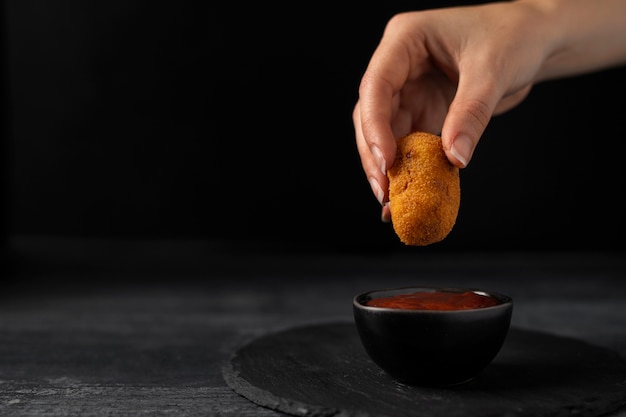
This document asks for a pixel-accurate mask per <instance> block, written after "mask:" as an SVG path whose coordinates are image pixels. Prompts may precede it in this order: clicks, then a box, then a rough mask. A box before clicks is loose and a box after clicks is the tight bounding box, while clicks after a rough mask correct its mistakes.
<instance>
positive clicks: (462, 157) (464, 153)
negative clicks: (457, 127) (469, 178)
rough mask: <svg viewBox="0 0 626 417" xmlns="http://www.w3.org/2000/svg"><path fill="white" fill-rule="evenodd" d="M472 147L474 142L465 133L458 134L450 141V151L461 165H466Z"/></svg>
mask: <svg viewBox="0 0 626 417" xmlns="http://www.w3.org/2000/svg"><path fill="white" fill-rule="evenodd" d="M473 149H474V143H473V142H472V140H471V139H470V138H469V137H467V136H465V135H460V136H457V138H456V139H454V142H452V147H451V148H450V153H452V155H454V157H455V158H456V159H458V160H459V162H460V163H461V165H463V167H466V166H467V164H468V163H469V160H470V158H471V157H472V151H473Z"/></svg>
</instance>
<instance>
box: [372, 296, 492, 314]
mask: <svg viewBox="0 0 626 417" xmlns="http://www.w3.org/2000/svg"><path fill="white" fill-rule="evenodd" d="M498 304H500V301H498V300H497V299H495V298H493V297H490V296H488V295H481V294H478V293H475V292H473V291H466V292H462V293H458V292H448V291H434V292H433V291H417V292H413V293H410V294H397V295H394V296H391V297H381V298H374V299H371V300H367V301H366V302H365V305H368V306H372V307H384V308H401V309H404V310H471V309H476V308H485V307H492V306H495V305H498Z"/></svg>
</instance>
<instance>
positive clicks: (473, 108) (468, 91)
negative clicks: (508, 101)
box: [441, 77, 499, 168]
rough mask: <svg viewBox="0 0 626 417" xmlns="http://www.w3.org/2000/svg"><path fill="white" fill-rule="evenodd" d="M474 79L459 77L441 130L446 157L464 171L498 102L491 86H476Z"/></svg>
mask: <svg viewBox="0 0 626 417" xmlns="http://www.w3.org/2000/svg"><path fill="white" fill-rule="evenodd" d="M477 78H478V80H484V79H485V77H477ZM477 78H474V77H472V79H471V80H467V78H465V80H464V79H463V77H461V79H460V80H459V85H458V88H457V92H456V95H455V96H454V99H453V100H452V103H450V107H449V108H448V114H447V115H446V118H445V120H444V123H443V127H442V129H441V139H442V143H443V148H444V150H445V152H446V155H447V156H448V159H449V160H450V162H451V163H452V164H453V165H455V166H457V167H459V168H465V167H466V166H467V165H468V164H469V162H470V160H471V159H472V155H473V153H474V149H475V148H476V145H478V141H479V140H480V137H481V136H482V134H483V132H484V131H485V129H486V128H487V124H488V123H489V120H491V117H492V116H493V114H494V110H495V107H496V104H497V102H498V100H499V95H498V92H497V91H496V88H495V86H494V85H493V84H489V83H488V82H485V81H482V82H478V83H477V82H476V81H477Z"/></svg>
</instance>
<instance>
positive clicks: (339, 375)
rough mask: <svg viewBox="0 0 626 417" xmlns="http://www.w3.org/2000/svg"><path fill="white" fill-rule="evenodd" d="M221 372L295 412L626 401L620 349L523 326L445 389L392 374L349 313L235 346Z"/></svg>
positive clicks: (386, 412) (409, 412) (543, 416)
mask: <svg viewBox="0 0 626 417" xmlns="http://www.w3.org/2000/svg"><path fill="white" fill-rule="evenodd" d="M423 359H424V360H425V361H427V360H428V358H423ZM223 376H224V379H225V381H226V382H227V383H228V385H229V386H230V387H231V388H233V389H234V390H235V391H236V392H238V393H239V394H241V395H242V396H244V397H246V398H248V399H249V400H251V401H253V402H255V403H257V404H259V405H262V406H264V407H267V408H271V409H274V410H278V411H282V412H284V413H288V414H291V415H296V416H320V417H321V416H336V415H340V416H344V417H352V416H355V417H356V416H359V417H367V416H378V417H380V416H390V417H391V416H399V415H402V416H407V417H410V416H420V417H454V416H459V417H461V416H473V417H488V416H510V417H512V416H533V417H553V416H572V415H576V416H579V417H584V416H599V415H603V414H605V413H607V412H610V411H614V410H616V409H618V408H619V407H621V406H622V405H624V404H626V361H624V360H623V359H622V358H621V357H620V356H619V355H618V354H617V353H615V352H613V351H611V350H608V349H605V348H601V347H597V346H594V345H591V344H588V343H586V342H583V341H580V340H577V339H575V338H570V337H562V336H555V335H551V334H547V333H542V332H537V331H531V330H526V329H519V328H512V329H511V332H510V334H509V337H508V338H507V340H506V342H505V345H504V346H503V349H502V351H501V352H500V354H499V355H498V356H497V357H496V359H495V360H494V362H492V363H491V365H490V366H488V367H487V369H485V370H484V372H483V373H482V374H481V375H479V376H478V377H477V378H476V379H474V380H473V381H471V382H469V383H466V384H462V385H459V386H456V387H451V388H427V387H418V386H409V385H405V384H401V383H398V382H396V381H394V380H393V379H392V378H390V377H389V376H388V375H387V374H385V373H384V372H382V371H381V370H380V369H379V368H378V367H377V366H376V365H375V364H374V363H373V362H372V361H371V360H370V359H369V358H368V357H367V355H366V353H365V351H364V349H363V347H362V346H361V344H360V341H359V339H358V335H357V333H356V331H355V326H354V324H353V323H350V322H346V323H327V324H319V325H310V326H302V327H296V328H293V329H289V330H285V331H281V332H277V333H275V334H271V335H266V336H264V337H261V338H259V339H257V340H254V341H252V342H250V343H249V344H247V345H246V346H244V347H242V348H241V349H239V350H238V351H237V352H236V354H235V355H234V356H233V358H232V359H231V361H230V362H229V363H227V364H226V365H225V366H224V368H223Z"/></svg>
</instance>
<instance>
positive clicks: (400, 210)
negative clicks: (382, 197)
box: [387, 132, 461, 246]
mask: <svg viewBox="0 0 626 417" xmlns="http://www.w3.org/2000/svg"><path fill="white" fill-rule="evenodd" d="M387 174H388V176H389V209H390V211H391V222H392V224H393V228H394V230H395V232H396V234H397V235H398V237H399V238H400V240H401V241H402V242H403V243H404V244H406V245H412V246H426V245H430V244H431V243H435V242H439V241H441V240H443V239H444V238H445V237H446V236H448V234H449V233H450V231H451V230H452V227H453V226H454V224H455V223H456V218H457V215H458V212H459V205H460V202H461V185H460V177H459V169H458V168H457V167H455V166H454V165H452V164H451V163H450V161H448V158H447V157H446V155H445V153H444V151H443V147H442V144H441V137H439V136H437V135H433V134H430V133H424V132H413V133H410V134H409V135H407V136H404V137H402V138H400V139H398V141H397V153H396V160H395V162H394V164H393V165H392V167H391V168H390V169H389V170H388V172H387Z"/></svg>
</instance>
